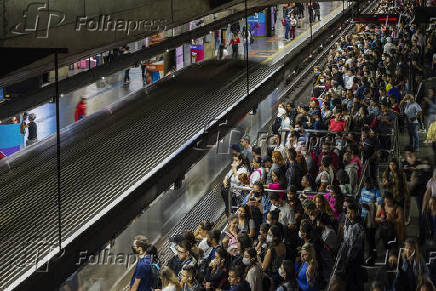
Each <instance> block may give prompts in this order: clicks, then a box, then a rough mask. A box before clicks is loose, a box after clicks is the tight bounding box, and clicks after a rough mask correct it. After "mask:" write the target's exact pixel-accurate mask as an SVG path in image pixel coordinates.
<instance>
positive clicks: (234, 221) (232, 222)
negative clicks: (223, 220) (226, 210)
mask: <svg viewBox="0 0 436 291" xmlns="http://www.w3.org/2000/svg"><path fill="white" fill-rule="evenodd" d="M227 224H228V226H229V228H230V229H233V230H237V229H238V216H237V215H236V214H232V215H230V217H229V218H228V220H227Z"/></svg>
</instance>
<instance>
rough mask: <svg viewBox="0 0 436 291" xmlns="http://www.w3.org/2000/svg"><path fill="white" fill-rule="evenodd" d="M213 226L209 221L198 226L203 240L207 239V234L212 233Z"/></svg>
mask: <svg viewBox="0 0 436 291" xmlns="http://www.w3.org/2000/svg"><path fill="white" fill-rule="evenodd" d="M212 228H213V224H212V223H210V222H209V221H203V222H201V223H200V224H199V225H198V233H199V235H200V236H201V237H202V238H205V237H207V233H208V232H209V231H211V230H212Z"/></svg>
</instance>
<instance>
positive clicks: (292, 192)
mask: <svg viewBox="0 0 436 291" xmlns="http://www.w3.org/2000/svg"><path fill="white" fill-rule="evenodd" d="M286 196H287V198H288V201H294V200H295V199H297V198H298V197H297V188H296V187H295V186H294V185H289V186H288V189H287V192H286Z"/></svg>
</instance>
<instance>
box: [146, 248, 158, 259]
mask: <svg viewBox="0 0 436 291" xmlns="http://www.w3.org/2000/svg"><path fill="white" fill-rule="evenodd" d="M147 254H149V255H153V261H155V262H157V261H159V254H158V251H157V248H156V247H155V246H154V245H150V246H149V247H148V248H147Z"/></svg>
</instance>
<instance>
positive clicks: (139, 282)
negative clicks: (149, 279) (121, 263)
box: [130, 278, 141, 291]
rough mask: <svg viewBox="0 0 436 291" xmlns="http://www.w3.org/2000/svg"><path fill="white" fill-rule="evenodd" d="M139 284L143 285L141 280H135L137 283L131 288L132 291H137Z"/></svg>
mask: <svg viewBox="0 0 436 291" xmlns="http://www.w3.org/2000/svg"><path fill="white" fill-rule="evenodd" d="M139 284H141V279H140V278H135V282H134V283H133V285H132V287H131V288H130V291H137V290H138V289H139Z"/></svg>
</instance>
